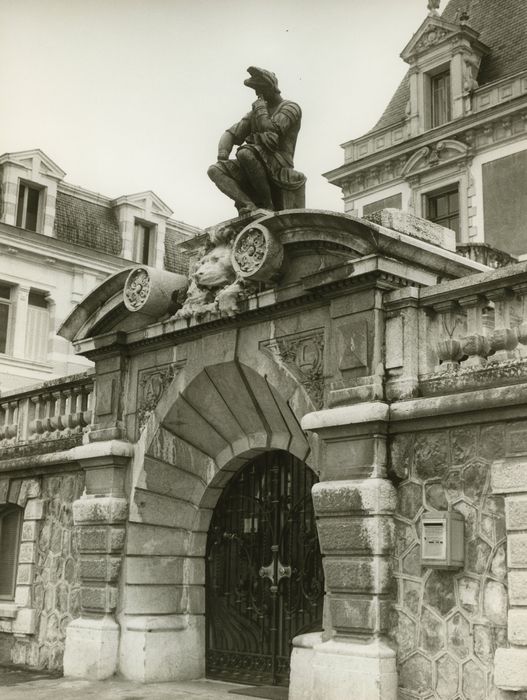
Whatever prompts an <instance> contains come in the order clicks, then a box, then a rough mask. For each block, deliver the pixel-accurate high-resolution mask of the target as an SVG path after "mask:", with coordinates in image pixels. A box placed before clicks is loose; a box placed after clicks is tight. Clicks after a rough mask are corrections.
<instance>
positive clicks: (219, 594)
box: [206, 450, 324, 685]
mask: <svg viewBox="0 0 527 700" xmlns="http://www.w3.org/2000/svg"><path fill="white" fill-rule="evenodd" d="M316 481H318V479H317V477H316V475H315V474H314V472H313V471H311V469H309V468H308V467H307V466H305V465H304V463H303V462H301V461H300V460H299V459H297V458H295V457H293V456H292V455H290V454H288V453H287V452H283V451H279V450H276V451H273V452H266V453H264V454H263V455H260V456H259V457H257V458H256V459H254V460H252V461H251V462H249V463H248V464H247V465H246V466H245V467H243V468H242V469H241V470H240V472H239V473H238V474H237V475H236V476H235V477H234V478H233V479H232V481H231V482H230V483H229V485H228V486H227V487H226V489H225V491H224V492H223V494H222V496H221V498H220V500H219V501H218V504H217V505H216V508H215V510H214V515H213V518H212V521H211V525H210V529H209V535H208V542H207V584H206V591H207V592H206V621H207V659H206V665H207V675H208V676H209V677H210V678H218V679H222V680H233V681H238V682H240V681H242V682H249V683H262V684H276V685H287V683H288V681H289V657H290V653H291V641H292V639H293V637H295V636H297V635H298V634H303V633H306V632H312V631H315V630H320V629H322V606H323V598H324V575H323V570H322V559H321V555H320V548H319V544H318V537H317V532H316V526H315V515H314V512H313V503H312V499H311V488H312V486H313V484H314V483H315V482H316Z"/></svg>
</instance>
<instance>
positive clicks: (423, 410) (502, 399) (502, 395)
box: [390, 384, 527, 421]
mask: <svg viewBox="0 0 527 700" xmlns="http://www.w3.org/2000/svg"><path fill="white" fill-rule="evenodd" d="M526 403H527V384H513V385H509V386H502V387H494V388H492V389H478V390H477V391H467V392H462V393H459V394H448V395H446V396H431V397H425V398H418V399H408V400H407V401H397V402H395V403H393V404H392V405H391V406H390V420H391V421H405V420H414V419H416V418H428V417H435V416H440V415H451V414H455V413H467V412H469V411H481V410H488V409H492V408H505V407H507V406H518V405H522V404H526Z"/></svg>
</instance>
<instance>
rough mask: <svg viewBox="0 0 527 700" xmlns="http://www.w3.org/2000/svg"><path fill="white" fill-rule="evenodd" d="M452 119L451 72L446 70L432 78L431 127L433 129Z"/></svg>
mask: <svg viewBox="0 0 527 700" xmlns="http://www.w3.org/2000/svg"><path fill="white" fill-rule="evenodd" d="M451 119H452V108H451V90H450V71H449V70H445V71H442V72H441V73H438V74H437V75H433V76H431V78H430V121H431V123H430V126H431V127H432V129H433V128H435V127H436V126H441V125H442V124H446V123H447V122H449V121H450V120H451Z"/></svg>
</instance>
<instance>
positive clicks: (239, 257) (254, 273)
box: [232, 224, 284, 282]
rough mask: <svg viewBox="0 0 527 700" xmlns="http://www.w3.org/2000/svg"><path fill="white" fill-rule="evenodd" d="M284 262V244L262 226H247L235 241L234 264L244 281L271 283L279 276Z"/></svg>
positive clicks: (238, 274)
mask: <svg viewBox="0 0 527 700" xmlns="http://www.w3.org/2000/svg"><path fill="white" fill-rule="evenodd" d="M283 260H284V249H283V246H282V244H281V243H280V241H279V240H278V239H277V238H276V237H275V236H274V235H273V234H272V233H271V232H270V231H269V230H268V229H267V228H266V227H265V226H262V225H261V224H251V225H250V226H247V227H246V228H244V229H243V231H240V233H239V234H238V235H237V237H236V239H235V241H234V245H233V250H232V264H233V267H234V269H235V271H236V273H237V276H238V277H241V278H242V279H249V280H255V281H261V282H265V281H269V280H270V279H272V278H273V277H275V276H276V275H277V274H278V272H279V271H280V268H281V266H282V263H283Z"/></svg>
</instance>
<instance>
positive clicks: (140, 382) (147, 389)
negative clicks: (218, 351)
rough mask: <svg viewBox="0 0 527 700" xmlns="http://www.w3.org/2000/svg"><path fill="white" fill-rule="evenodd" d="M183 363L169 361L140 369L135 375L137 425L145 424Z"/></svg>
mask: <svg viewBox="0 0 527 700" xmlns="http://www.w3.org/2000/svg"><path fill="white" fill-rule="evenodd" d="M182 366H183V363H175V362H171V363H168V364H165V365H159V366H157V367H151V368H148V369H143V370H140V371H139V373H138V377H137V404H136V405H137V412H136V416H137V427H138V429H139V430H141V428H142V427H143V426H144V425H145V423H146V421H147V420H148V418H149V416H150V414H151V413H152V411H153V410H154V409H155V407H156V406H157V403H158V401H159V399H160V398H161V396H162V394H163V392H164V390H165V389H166V388H167V387H168V385H169V384H170V382H171V381H172V380H173V379H174V377H175V376H176V375H177V374H178V372H179V371H180V370H181V368H182Z"/></svg>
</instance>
